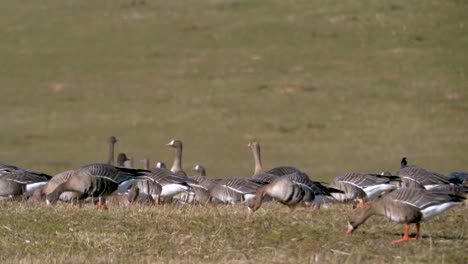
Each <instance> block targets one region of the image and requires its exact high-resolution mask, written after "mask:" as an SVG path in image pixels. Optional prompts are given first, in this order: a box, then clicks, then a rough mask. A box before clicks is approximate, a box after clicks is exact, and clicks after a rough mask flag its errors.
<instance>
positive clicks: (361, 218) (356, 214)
mask: <svg viewBox="0 0 468 264" xmlns="http://www.w3.org/2000/svg"><path fill="white" fill-rule="evenodd" d="M371 209H372V203H367V204H365V205H364V206H363V207H357V208H356V209H354V211H353V214H352V215H351V216H350V217H349V219H348V229H347V231H346V234H348V235H350V234H351V233H352V232H353V231H354V230H356V228H358V227H359V226H360V225H361V224H363V223H364V222H365V221H366V220H367V218H369V217H370V216H371V215H372V210H371Z"/></svg>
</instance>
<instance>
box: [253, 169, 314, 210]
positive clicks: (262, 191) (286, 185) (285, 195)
mask: <svg viewBox="0 0 468 264" xmlns="http://www.w3.org/2000/svg"><path fill="white" fill-rule="evenodd" d="M265 196H269V197H271V198H274V199H275V200H276V201H278V202H280V203H282V204H284V205H286V206H288V207H290V208H293V207H295V206H297V205H299V204H303V205H306V206H307V205H311V204H312V202H313V201H314V198H315V194H314V191H313V190H312V189H311V188H310V187H308V186H307V185H304V184H298V183H296V182H294V181H292V180H290V179H288V178H287V177H281V178H278V179H276V180H275V181H273V182H271V183H269V184H267V185H265V186H263V187H261V188H259V189H258V190H257V193H256V195H255V199H253V201H252V202H250V204H249V205H248V208H249V209H250V212H255V211H257V209H258V208H260V206H261V205H262V202H263V200H264V197H265Z"/></svg>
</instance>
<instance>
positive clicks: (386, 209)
mask: <svg viewBox="0 0 468 264" xmlns="http://www.w3.org/2000/svg"><path fill="white" fill-rule="evenodd" d="M464 199H465V198H464V197H461V196H456V195H451V194H446V193H435V192H432V191H431V190H424V189H414V188H402V189H399V190H396V191H393V192H391V193H388V194H386V195H383V196H382V197H380V198H378V199H376V200H374V201H372V202H370V203H367V204H366V205H364V207H362V208H357V209H355V210H354V212H353V214H352V215H351V217H350V218H349V222H348V231H347V233H348V234H351V233H352V232H353V231H354V230H355V229H356V228H357V227H358V226H359V225H361V224H362V223H364V222H365V221H366V220H367V219H368V218H369V217H370V216H372V215H381V216H385V217H387V218H388V219H390V220H392V221H395V222H397V223H400V224H405V233H404V235H403V238H401V239H398V240H394V241H393V243H398V242H403V241H408V240H409V239H410V238H409V229H410V224H416V236H415V237H414V238H412V240H416V239H418V238H419V229H420V222H423V221H427V220H429V219H431V218H432V217H434V216H436V215H438V214H440V213H442V212H444V211H445V210H447V209H449V208H451V207H453V206H455V205H458V204H461V202H462V201H463V200H464Z"/></svg>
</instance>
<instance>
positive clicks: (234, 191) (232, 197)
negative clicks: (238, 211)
mask: <svg viewBox="0 0 468 264" xmlns="http://www.w3.org/2000/svg"><path fill="white" fill-rule="evenodd" d="M265 184H267V182H264V181H261V180H257V179H249V178H243V177H231V178H227V179H223V180H221V181H219V182H218V183H216V184H213V185H212V186H211V188H210V190H209V193H210V200H211V201H212V202H215V203H224V204H236V203H243V202H248V201H249V200H252V199H253V198H254V197H255V194H256V192H257V190H258V189H259V188H260V187H262V186H264V185H265Z"/></svg>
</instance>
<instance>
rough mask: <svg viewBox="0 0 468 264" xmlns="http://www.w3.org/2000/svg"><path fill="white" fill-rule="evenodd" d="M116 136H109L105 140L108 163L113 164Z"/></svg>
mask: <svg viewBox="0 0 468 264" xmlns="http://www.w3.org/2000/svg"><path fill="white" fill-rule="evenodd" d="M117 141H118V140H117V138H116V137H114V136H110V137H109V139H108V140H107V143H108V144H109V153H108V160H107V164H109V165H114V147H115V143H117Z"/></svg>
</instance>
